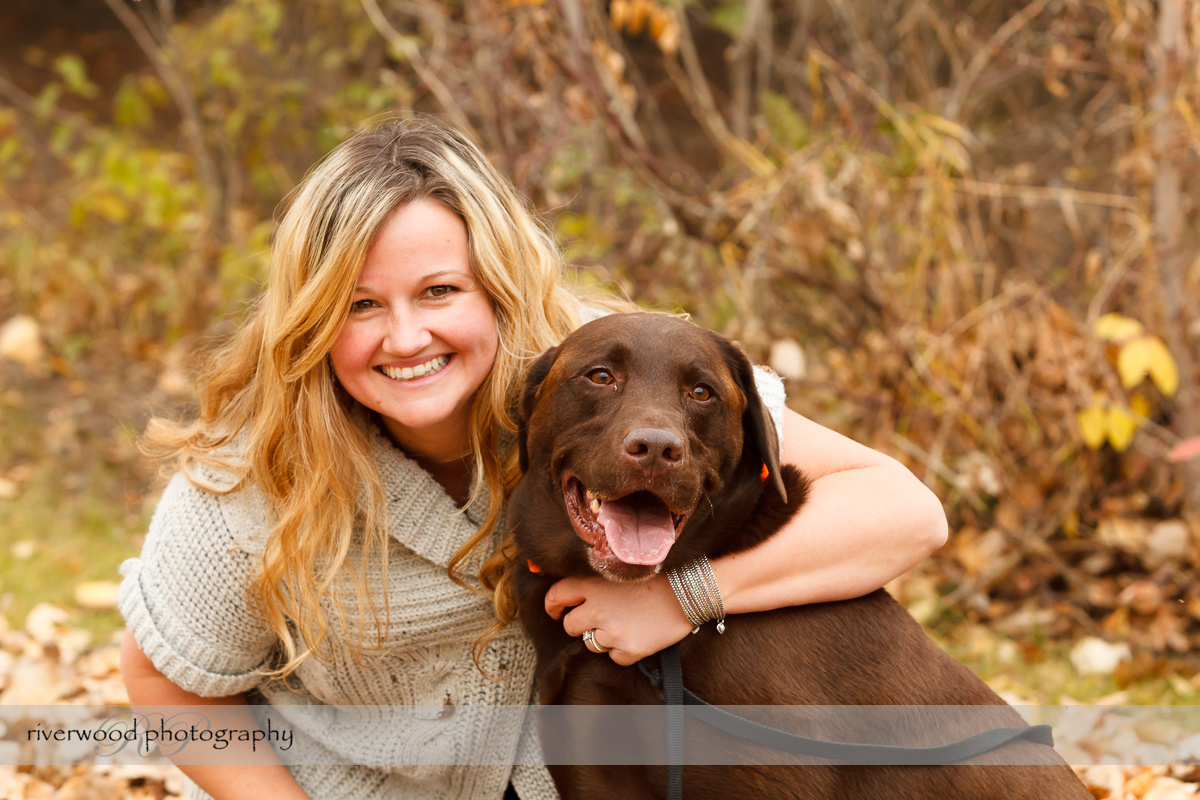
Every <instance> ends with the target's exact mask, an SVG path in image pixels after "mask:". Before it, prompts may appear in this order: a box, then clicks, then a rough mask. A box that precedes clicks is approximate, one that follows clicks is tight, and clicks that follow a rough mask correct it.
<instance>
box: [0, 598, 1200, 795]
mask: <svg viewBox="0 0 1200 800" xmlns="http://www.w3.org/2000/svg"><path fill="white" fill-rule="evenodd" d="M69 619H70V618H69V615H68V613H67V612H66V610H65V609H62V608H59V607H57V606H53V605H50V604H48V603H43V604H40V605H38V606H37V607H35V608H34V609H33V610H32V611H31V612H30V613H29V615H28V616H27V617H26V620H25V624H24V626H23V627H21V628H14V627H12V626H11V625H10V624H9V622H8V620H7V618H6V617H5V616H4V615H2V614H0V705H3V706H14V705H54V706H60V707H61V710H62V712H63V716H64V718H66V719H68V720H70V721H72V722H73V723H74V724H76V725H78V724H80V723H86V722H87V719H86V716H87V714H88V713H89V712H87V711H84V709H82V708H81V709H80V712H81V713H83V714H84V717H85V718H76V717H72V716H71V707H73V706H111V705H127V704H128V703H129V696H128V694H127V693H126V691H125V686H124V684H123V683H122V681H121V673H120V646H119V644H118V643H117V641H116V640H115V638H114V640H113V641H107V642H103V643H101V644H99V645H97V646H94V647H93V646H90V643H89V639H90V635H89V634H88V633H87V631H83V630H79V629H75V628H72V627H70V625H69ZM997 688H1005V689H1006V687H997ZM1002 695H1003V696H1004V698H1005V699H1006V700H1008V701H1009V702H1011V703H1013V704H1014V705H1018V706H1020V705H1028V703H1027V701H1024V700H1023V699H1022V698H1021V697H1020V696H1018V695H1017V694H1014V693H1013V692H1011V691H1007V689H1006V690H1005V691H1003V692H1002ZM1106 700H1107V702H1109V703H1120V702H1123V696H1122V695H1121V693H1118V695H1116V696H1113V697H1110V698H1106ZM1119 711H1120V709H1119V707H1118V706H1115V705H1079V706H1075V707H1072V708H1068V709H1066V711H1065V713H1064V714H1062V716H1061V717H1060V718H1059V719H1058V720H1057V721H1056V723H1055V741H1056V743H1057V749H1058V750H1059V752H1060V753H1061V754H1062V755H1063V757H1064V758H1066V759H1067V760H1068V761H1075V762H1089V763H1092V765H1091V766H1076V767H1073V768H1074V769H1075V772H1076V773H1077V774H1078V775H1079V776H1080V777H1081V778H1082V779H1083V780H1084V782H1085V783H1086V784H1087V786H1088V788H1089V789H1090V791H1091V792H1092V794H1093V795H1094V796H1095V797H1096V798H1108V799H1109V800H1131V799H1136V800H1176V798H1192V797H1200V734H1195V733H1191V734H1189V732H1188V731H1186V730H1184V729H1182V728H1180V727H1178V726H1176V725H1174V724H1172V723H1169V722H1164V721H1161V720H1155V719H1142V720H1138V719H1136V718H1133V717H1130V716H1129V715H1126V714H1122V713H1119ZM23 731H24V728H21V727H20V726H17V725H14V726H11V727H10V728H8V729H4V728H3V727H0V797H2V798H6V800H40V799H41V798H56V799H59V800H101V799H102V798H129V800H163V798H167V797H179V796H181V795H182V794H183V786H184V784H183V776H182V773H181V772H180V771H179V770H178V769H177V768H175V767H173V766H169V765H166V766H163V765H152V764H145V763H124V764H120V763H113V764H105V765H96V766H84V765H79V764H77V763H63V764H60V765H49V766H46V765H42V766H30V765H28V764H26V765H16V766H14V765H13V764H15V763H16V762H19V761H21V757H22V754H23V753H26V752H29V751H28V750H23V749H22V748H23V747H28V743H27V742H22V741H21V739H22V738H25V737H22V736H21V734H22V732H23ZM50 746H51V747H56V748H57V749H56V750H52V751H49V752H51V753H52V754H53V755H55V756H57V757H60V758H62V760H63V761H64V762H73V761H77V760H79V759H81V758H82V757H83V756H84V755H85V752H79V753H74V754H73V753H71V752H70V749H71V747H72V744H67V745H61V744H54V743H51V745H50ZM76 749H78V748H76ZM46 752H47V751H42V752H41V753H39V757H38V759H37V760H39V761H47V760H52V759H47V758H46V757H45V754H46ZM72 756H74V757H72ZM1131 756H1132V758H1130V757H1131ZM133 758H134V757H132V756H131V760H133ZM1156 759H1157V760H1164V761H1166V760H1171V761H1173V762H1174V763H1168V764H1157V765H1148V764H1149V763H1150V762H1152V761H1154V760H1156ZM30 760H32V759H30ZM1126 760H1136V761H1140V762H1142V764H1139V765H1125V764H1122V763H1120V762H1122V761H1126Z"/></svg>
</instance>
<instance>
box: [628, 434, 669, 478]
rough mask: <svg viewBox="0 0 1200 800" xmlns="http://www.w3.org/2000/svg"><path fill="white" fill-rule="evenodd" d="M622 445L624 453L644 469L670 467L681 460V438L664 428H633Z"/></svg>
mask: <svg viewBox="0 0 1200 800" xmlns="http://www.w3.org/2000/svg"><path fill="white" fill-rule="evenodd" d="M624 445H625V455H626V456H627V457H628V458H631V459H633V460H634V461H636V462H637V463H638V464H639V465H641V466H642V468H643V469H646V470H654V469H655V468H666V469H670V468H672V467H677V466H679V464H680V462H681V461H683V439H681V438H680V437H679V434H677V433H675V432H674V431H669V430H667V429H666V428H635V429H634V430H632V431H630V432H629V435H628V436H626V437H625V443H624Z"/></svg>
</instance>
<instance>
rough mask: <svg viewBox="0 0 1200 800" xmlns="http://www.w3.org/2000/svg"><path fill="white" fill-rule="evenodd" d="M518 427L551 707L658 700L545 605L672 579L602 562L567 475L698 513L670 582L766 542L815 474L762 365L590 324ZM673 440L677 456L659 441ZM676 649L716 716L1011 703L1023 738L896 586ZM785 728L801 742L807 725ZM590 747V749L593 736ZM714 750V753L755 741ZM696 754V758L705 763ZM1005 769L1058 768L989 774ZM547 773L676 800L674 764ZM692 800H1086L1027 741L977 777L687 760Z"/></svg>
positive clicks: (740, 622) (711, 342) (541, 372)
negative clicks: (794, 451)
mask: <svg viewBox="0 0 1200 800" xmlns="http://www.w3.org/2000/svg"><path fill="white" fill-rule="evenodd" d="M598 369H603V370H605V371H607V373H608V375H610V376H611V377H612V378H613V381H612V382H611V383H610V384H607V385H605V384H603V383H602V382H601V383H598V382H597V380H600V381H603V379H604V378H605V377H606V375H605V374H604V373H597V372H596V370H598ZM697 384H704V385H706V386H708V387H711V388H712V389H713V390H714V394H715V397H712V398H711V399H709V400H707V401H706V402H697V401H696V400H695V399H693V398H692V397H690V396H689V395H688V392H689V391H690V390H691V389H692V387H694V386H696V385H697ZM522 419H523V421H524V429H523V430H522V432H521V437H520V444H521V459H522V466H523V467H525V468H526V473H525V476H524V478H523V479H522V481H521V483H520V485H519V486H518V487H517V489H516V490H515V492H514V494H513V497H512V501H511V503H510V510H509V523H510V527H511V528H512V529H513V530H514V532H515V535H516V539H517V544H518V548H519V550H520V558H521V562H522V563H524V562H525V560H526V559H528V560H531V561H532V562H534V563H535V564H536V565H538V567H539V568H540V569H541V572H540V573H536V574H535V573H533V572H530V571H527V570H525V569H518V570H517V574H516V575H515V576H514V585H515V588H516V591H517V595H518V598H519V602H520V620H521V622H522V624H523V625H524V627H525V629H526V631H527V632H528V633H529V635H530V637H531V639H532V641H533V643H534V645H535V647H536V649H537V658H538V681H539V686H540V693H541V697H540V700H541V702H543V703H546V704H564V705H575V704H585V705H629V704H645V705H661V704H662V703H663V695H662V692H661V691H660V690H658V689H655V688H653V687H652V686H651V685H650V683H649V682H648V681H647V680H646V678H645V677H644V676H643V675H642V674H641V672H640V671H639V670H638V669H637V668H636V667H621V666H618V665H617V664H615V663H614V662H613V661H612V660H611V659H610V658H608V657H606V656H602V655H598V654H595V653H592V652H590V651H589V650H587V649H586V648H585V647H584V645H583V644H582V642H581V641H580V640H579V639H577V638H573V637H569V636H567V635H566V633H565V632H564V631H563V629H562V625H561V623H559V622H558V621H555V620H553V619H551V618H550V617H549V616H548V615H547V614H546V612H545V610H544V600H545V595H546V591H547V590H548V589H549V587H550V585H551V584H552V583H553V582H554V581H555V580H557V579H558V578H561V577H565V576H578V575H587V574H593V573H594V572H596V571H597V569H599V571H600V572H601V574H604V575H605V576H606V577H609V578H611V579H616V580H639V579H644V578H647V577H649V576H651V575H653V574H655V572H656V571H657V570H656V568H654V567H649V566H636V565H632V566H630V565H622V564H612V563H611V562H603V563H600V565H599V567H597V564H596V563H595V558H592V557H589V552H590V551H591V547H590V546H589V544H588V543H587V542H585V541H584V539H583V538H581V536H580V535H578V534H577V533H576V531H575V529H574V528H573V526H572V523H571V521H570V518H569V516H568V509H567V501H566V500H565V499H564V498H565V496H566V492H564V482H563V481H564V479H563V476H564V474H565V475H574V476H576V477H578V479H579V480H580V481H582V482H583V484H585V485H586V486H587V487H589V488H593V489H595V490H596V494H598V495H600V496H601V497H620V496H622V495H624V494H628V493H629V492H633V491H638V490H648V491H652V492H653V493H654V494H656V495H658V496H659V497H660V498H662V499H663V500H664V501H665V502H666V504H667V505H668V506H669V507H670V508H671V510H672V511H673V512H676V513H683V512H686V510H687V509H689V508H692V507H693V506H694V507H695V509H696V510H695V513H694V514H693V515H692V516H691V517H689V518H688V519H687V521H686V524H685V525H684V526H683V528H682V532H681V533H680V534H679V535H678V539H677V540H676V542H675V544H674V545H673V546H672V547H671V549H670V551H669V553H668V555H667V556H666V558H665V560H664V561H663V562H662V565H661V566H662V568H663V569H670V568H674V567H678V566H681V565H683V564H685V563H687V562H689V561H691V560H693V559H695V558H697V557H698V556H700V555H702V554H707V555H709V556H710V557H717V556H720V555H724V554H727V553H733V552H737V551H740V550H745V549H748V548H750V547H753V546H754V545H755V544H757V543H759V542H761V541H762V540H764V539H765V538H767V537H768V536H770V535H771V534H773V533H774V532H775V531H777V530H778V529H779V528H780V527H781V526H782V525H783V524H784V523H785V522H787V520H788V519H789V518H790V517H791V516H792V515H793V514H794V513H795V512H796V510H797V509H798V508H799V507H800V506H801V504H802V503H803V502H804V499H805V495H806V493H807V490H808V481H807V479H806V478H805V477H804V476H803V475H801V474H800V473H799V472H798V471H797V470H795V469H793V468H791V467H784V468H782V469H780V466H779V464H778V461H777V457H776V455H775V453H776V452H777V450H778V446H777V441H776V436H775V429H774V426H773V424H772V423H771V419H770V417H769V415H768V413H767V412H766V410H765V408H764V407H763V405H762V403H761V401H760V399H759V397H758V394H757V391H756V390H755V388H754V381H753V374H752V370H751V366H750V362H749V361H748V360H747V358H746V356H745V355H744V354H743V353H742V352H741V350H740V349H739V348H738V347H737V346H736V345H734V344H732V343H731V342H729V341H728V340H725V339H723V338H722V337H720V336H718V335H716V334H713V333H711V332H709V331H706V330H703V329H701V328H699V327H696V326H694V325H692V324H690V323H687V322H684V321H682V320H679V319H676V318H672V317H666V316H660V315H653V314H628V315H613V316H609V317H605V318H602V319H600V320H597V321H595V322H592V323H590V324H588V325H585V326H583V327H582V328H580V329H579V330H578V331H576V332H575V333H573V334H572V335H571V336H570V337H568V338H567V340H566V341H564V342H563V344H562V345H561V346H560V347H557V348H554V349H553V350H550V351H548V352H546V353H544V354H543V355H542V356H541V357H540V358H539V359H538V361H537V362H536V364H535V365H534V366H533V368H532V370H531V373H530V375H529V378H528V380H527V382H526V387H525V394H524V397H523V402H522ZM643 429H644V430H649V431H655V432H662V433H655V434H653V435H652V436H650V437H649V439H648V441H650V442H651V449H652V450H654V449H655V448H656V447H657V448H658V449H661V450H662V454H661V455H662V458H661V459H657V460H655V459H651V461H653V463H650V462H648V461H646V460H645V456H644V455H638V456H637V457H631V455H630V453H631V452H633V449H632V448H631V446H630V444H629V442H630V436H631V434H630V431H635V432H636V431H641V430H643ZM660 440H662V441H670V442H671V444H669V445H668V444H664V445H661V446H659V445H657V444H656V443H658V442H659V441H660ZM642 449H643V450H644V448H642ZM639 452H640V451H639ZM639 459H641V460H639ZM764 463H765V464H766V466H767V468H768V470H769V474H770V476H771V477H770V479H768V480H767V481H766V482H764V481H763V480H762V479H761V477H760V471H761V469H762V465H763V464H764ZM864 501H869V499H866V498H864ZM680 654H681V659H682V663H683V674H684V682H685V684H686V685H687V687H688V688H689V689H691V690H692V691H693V692H695V693H696V694H697V695H699V696H700V697H702V698H704V699H705V700H707V701H708V702H710V703H714V704H719V705H755V706H771V705H776V704H780V705H783V704H786V705H812V706H834V705H864V706H869V705H900V706H917V707H919V706H922V705H975V706H995V707H996V709H995V714H994V715H993V716H994V720H995V722H994V727H1024V726H1025V722H1024V721H1023V720H1022V719H1021V718H1020V716H1019V715H1017V714H1016V712H1015V711H1013V710H1012V709H1010V708H1008V707H1007V706H1006V705H1004V703H1003V701H1002V700H1001V699H1000V698H999V697H998V696H997V695H996V694H995V693H994V692H992V691H991V690H990V689H988V687H987V686H986V685H985V684H984V683H983V681H981V680H979V678H978V677H976V676H975V675H974V674H972V673H971V672H970V671H969V670H967V669H966V668H965V667H963V666H962V665H961V664H959V663H958V662H957V661H954V660H953V659H952V658H950V657H949V656H947V655H946V654H945V653H943V652H942V651H941V650H940V649H939V648H938V647H937V646H936V645H934V644H933V642H932V641H930V639H929V638H928V637H927V636H926V635H925V633H924V631H923V630H922V629H921V626H920V625H918V624H917V623H916V621H914V620H913V619H912V617H910V616H909V615H908V614H907V613H906V612H905V611H904V609H903V608H902V607H901V606H900V605H899V604H898V603H896V602H895V601H894V600H893V599H892V598H891V597H890V596H889V595H888V594H887V593H886V592H884V591H883V590H878V591H875V592H872V593H871V594H869V595H867V596H865V597H861V598H858V599H855V600H846V601H841V602H834V603H821V604H814V605H808V606H802V607H797V608H784V609H779V610H776V611H770V612H764V613H755V614H741V615H738V616H736V617H731V618H730V619H729V621H728V630H727V631H726V633H725V634H724V635H718V634H717V633H716V631H715V630H714V627H713V625H711V624H710V625H706V626H704V627H703V628H702V629H701V631H700V633H698V634H696V635H694V636H688V637H686V638H685V639H684V640H683V641H682V642H680ZM814 712H815V713H814V715H813V717H814V718H813V719H810V720H807V723H808V724H809V728H808V729H806V730H805V731H803V732H802V733H803V735H807V736H813V737H819V738H827V739H839V738H844V737H839V730H840V725H841V721H840V720H841V718H842V716H844V715H839V714H822V713H820V712H819V711H818V710H814ZM921 713H922V712H921V709H920V708H914V709H913V720H912V721H911V722H912V729H911V730H910V729H909V726H908V725H904V726H903V727H905V732H906V733H913V732H914V731H916V730H917V729H918V728H919V727H920V726H919V725H917V724H916V722H917V719H918V718H919V717H920V715H921ZM764 721H766V720H764ZM768 724H769V722H768ZM780 725H781V727H783V726H785V723H780ZM786 726H788V727H789V729H791V730H794V729H795V722H794V720H792V721H789V722H787V723H786ZM925 727H926V729H927V728H928V727H929V726H925ZM951 727H952V726H951ZM795 732H797V733H801V731H795ZM976 732H978V729H971V730H961V731H957V732H956V731H955V730H947V729H946V727H945V726H941V727H938V728H937V729H936V730H934V731H932V733H931V736H932V738H933V740H924V739H922V740H919V741H910V742H907V743H909V744H913V745H930V744H937V743H942V742H946V741H950V740H952V739H955V738H960V737H961V736H965V735H968V734H970V733H976ZM880 733H881V734H886V733H887V731H880ZM918 735H919V734H918ZM628 736H629V737H630V738H631V740H632V741H634V742H641V741H644V742H645V744H644V747H645V750H646V752H653V751H655V750H656V748H658V749H660V748H661V744H660V742H661V737H662V736H663V732H662V729H661V728H658V729H657V730H649V729H645V730H636V731H628ZM638 737H644V738H643V739H638ZM578 738H579V740H580V741H586V738H587V732H580V733H579V737H578ZM718 740H719V741H718V743H717V744H716V745H713V746H714V747H717V748H718V750H716V751H714V752H721V751H722V749H724V751H725V752H740V750H738V749H739V748H744V747H745V746H744V745H742V744H740V743H737V742H736V741H734V740H732V739H720V737H718ZM883 740H884V741H887V740H886V739H883ZM689 746H691V745H689ZM691 752H692V753H693V755H692V756H689V759H690V761H691V762H692V763H695V762H696V761H697V759H696V758H695V752H696V751H694V750H693V751H691ZM750 758H753V757H748V760H749V759H750ZM772 758H773V756H771V755H769V754H767V755H762V754H759V757H758V760H760V761H761V762H763V763H768V764H769V763H771V761H772ZM714 760H719V759H714ZM1004 761H1008V762H1010V763H1011V762H1014V761H1024V762H1025V763H1027V764H1039V765H1044V766H995V765H991V766H989V765H988V764H989V762H990V763H992V764H995V763H997V762H1001V763H1002V762H1004ZM792 763H795V762H792ZM551 772H552V774H553V775H554V778H555V780H556V782H557V783H558V787H559V791H560V792H561V793H562V795H563V797H564V798H565V799H566V800H574V799H575V798H618V797H620V798H627V797H632V798H661V797H664V796H665V792H666V768H665V767H663V766H620V767H613V766H604V767H600V766H552V767H551ZM684 795H685V797H687V798H691V799H694V798H698V797H715V798H721V799H722V800H737V799H738V798H747V799H748V800H751V799H752V800H761V798H764V797H804V798H831V799H832V798H839V800H840V799H842V798H860V797H861V798H894V799H895V800H909V799H910V798H911V800H918V798H920V800H925V798H930V797H939V796H940V797H954V798H968V800H985V799H988V798H996V799H997V800H998V799H999V798H1005V800H1011V799H1012V798H1029V800H1048V799H1050V798H1080V800H1085V799H1086V798H1090V794H1089V793H1088V792H1087V790H1086V789H1085V788H1084V787H1083V785H1082V784H1081V783H1080V782H1079V781H1078V780H1077V779H1076V778H1075V776H1074V775H1073V774H1072V772H1071V771H1070V769H1069V768H1068V767H1066V766H1065V765H1064V764H1063V763H1062V761H1061V760H1060V759H1059V758H1058V757H1057V755H1056V754H1055V753H1054V752H1053V751H1052V750H1051V749H1050V748H1047V747H1044V746H1041V745H1035V744H1029V743H1025V742H1018V743H1013V744H1010V745H1007V746H1005V747H1004V748H1002V750H1001V751H996V752H995V753H992V754H987V755H985V756H981V757H979V758H977V759H975V760H973V761H972V762H971V765H969V766H960V765H955V766H950V767H899V766H871V767H850V766H826V765H818V766H793V767H780V766H774V767H772V766H712V767H705V766H689V767H687V768H686V769H685V773H684Z"/></svg>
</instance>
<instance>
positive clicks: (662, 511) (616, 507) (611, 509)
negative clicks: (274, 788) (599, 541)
mask: <svg viewBox="0 0 1200 800" xmlns="http://www.w3.org/2000/svg"><path fill="white" fill-rule="evenodd" d="M596 520H597V521H598V522H599V523H600V524H601V525H603V526H604V535H605V536H607V537H608V546H609V548H611V549H612V551H613V555H615V556H616V557H617V558H619V559H621V560H622V561H624V562H625V563H626V564H647V565H650V564H660V563H662V560H663V559H664V558H666V557H667V552H668V551H669V550H670V549H671V545H673V544H675V523H674V521H673V520H672V519H671V512H670V511H669V510H668V509H667V507H666V506H665V505H663V503H662V502H660V501H659V500H657V499H650V498H648V497H647V498H646V499H644V500H642V499H638V500H631V499H630V498H628V497H626V498H624V499H622V500H606V501H605V502H604V503H603V504H602V505H601V506H600V512H599V513H598V514H596Z"/></svg>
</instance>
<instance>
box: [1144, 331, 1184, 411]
mask: <svg viewBox="0 0 1200 800" xmlns="http://www.w3.org/2000/svg"><path fill="white" fill-rule="evenodd" d="M1154 342H1155V345H1156V347H1155V353H1154V358H1153V359H1152V360H1151V361H1150V380H1152V381H1154V385H1155V386H1157V387H1158V390H1159V391H1160V392H1162V393H1163V394H1165V395H1166V396H1167V397H1172V396H1173V395H1174V394H1175V391H1176V390H1177V389H1178V388H1179V367H1178V366H1176V364H1175V359H1174V358H1172V357H1171V351H1170V350H1168V349H1167V346H1166V345H1165V344H1163V343H1162V340H1161V339H1158V338H1155V340H1154Z"/></svg>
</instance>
